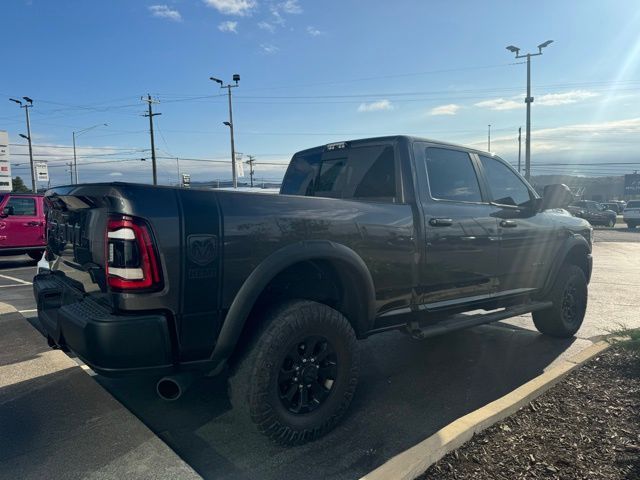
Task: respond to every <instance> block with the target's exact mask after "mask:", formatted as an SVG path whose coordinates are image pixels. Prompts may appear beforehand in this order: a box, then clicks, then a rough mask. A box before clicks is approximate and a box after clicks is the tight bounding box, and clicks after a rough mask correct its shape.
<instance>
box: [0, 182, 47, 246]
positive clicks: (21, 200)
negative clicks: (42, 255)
mask: <svg viewBox="0 0 640 480" xmlns="http://www.w3.org/2000/svg"><path fill="white" fill-rule="evenodd" d="M38 200H39V199H38V197H37V196H35V195H34V196H30V195H10V196H9V198H8V199H7V200H6V201H5V203H4V205H3V207H2V218H0V246H3V247H10V248H14V247H33V246H39V245H44V230H43V228H44V227H43V226H44V220H43V218H42V210H41V209H42V205H41V202H40V204H39V202H38ZM39 209H40V211H39Z"/></svg>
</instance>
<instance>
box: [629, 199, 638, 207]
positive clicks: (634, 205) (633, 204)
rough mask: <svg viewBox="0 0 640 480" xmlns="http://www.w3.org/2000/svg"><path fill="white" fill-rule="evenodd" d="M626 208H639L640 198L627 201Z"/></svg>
mask: <svg viewBox="0 0 640 480" xmlns="http://www.w3.org/2000/svg"><path fill="white" fill-rule="evenodd" d="M627 208H640V200H638V201H633V202H629V203H627Z"/></svg>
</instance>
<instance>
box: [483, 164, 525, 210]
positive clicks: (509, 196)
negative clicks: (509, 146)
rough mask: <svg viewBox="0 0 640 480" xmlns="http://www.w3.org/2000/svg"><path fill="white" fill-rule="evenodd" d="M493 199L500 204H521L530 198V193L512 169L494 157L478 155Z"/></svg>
mask: <svg viewBox="0 0 640 480" xmlns="http://www.w3.org/2000/svg"><path fill="white" fill-rule="evenodd" d="M480 161H481V162H482V166H483V167H484V171H485V175H486V176H487V180H488V182H489V188H491V194H492V196H493V201H494V202H496V203H499V204H501V205H522V204H523V203H526V202H528V201H529V200H531V193H530V192H529V189H528V188H527V186H526V185H525V184H524V182H523V181H522V180H521V179H520V177H518V175H516V174H515V173H514V172H513V170H511V169H510V168H509V167H507V166H506V165H505V164H504V163H502V162H500V161H499V160H496V159H495V158H489V157H485V156H483V155H480Z"/></svg>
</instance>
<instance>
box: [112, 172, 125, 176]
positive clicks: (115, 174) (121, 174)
mask: <svg viewBox="0 0 640 480" xmlns="http://www.w3.org/2000/svg"><path fill="white" fill-rule="evenodd" d="M123 175H124V173H122V172H111V173H110V174H109V176H110V177H122V176H123Z"/></svg>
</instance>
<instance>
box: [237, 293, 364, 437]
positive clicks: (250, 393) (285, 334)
mask: <svg viewBox="0 0 640 480" xmlns="http://www.w3.org/2000/svg"><path fill="white" fill-rule="evenodd" d="M358 366H359V354H358V349H357V340H356V337H355V333H354V331H353V328H352V327H351V325H350V324H349V321H348V320H347V319H346V318H345V317H344V316H343V315H342V314H341V313H340V312H338V311H336V310H334V309H332V308H330V307H328V306H327V305H323V304H320V303H316V302H311V301H306V300H294V301H289V302H286V303H284V304H282V305H280V306H278V307H276V308H275V309H273V310H272V311H271V312H270V313H269V314H268V315H267V318H266V319H265V322H264V323H263V327H262V329H261V331H259V332H257V333H256V335H255V336H254V340H253V342H252V345H251V347H250V349H249V350H248V351H247V352H246V354H245V355H244V357H243V358H242V359H241V360H240V361H239V363H238V364H237V366H236V368H235V369H234V371H233V373H232V376H231V378H230V380H229V386H230V396H231V402H232V404H233V407H234V408H236V409H238V410H243V411H244V412H246V413H247V414H248V415H249V416H250V418H251V420H252V421H253V422H254V423H255V424H256V425H257V427H258V430H259V431H260V432H261V433H263V434H265V435H266V436H268V437H269V438H271V439H272V440H274V441H276V442H278V443H281V444H286V445H297V444H302V443H306V442H308V441H311V440H315V439H316V438H318V437H320V436H322V435H324V434H325V433H327V432H328V431H329V430H331V429H332V428H333V427H334V426H335V425H336V424H337V423H338V422H339V420H340V419H341V417H342V416H343V414H344V413H345V412H346V410H347V408H348V407H349V404H350V403H351V399H352V397H353V394H354V392H355V389H356V385H357V382H358Z"/></svg>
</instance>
